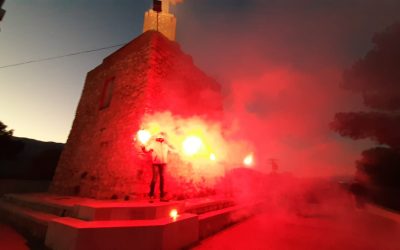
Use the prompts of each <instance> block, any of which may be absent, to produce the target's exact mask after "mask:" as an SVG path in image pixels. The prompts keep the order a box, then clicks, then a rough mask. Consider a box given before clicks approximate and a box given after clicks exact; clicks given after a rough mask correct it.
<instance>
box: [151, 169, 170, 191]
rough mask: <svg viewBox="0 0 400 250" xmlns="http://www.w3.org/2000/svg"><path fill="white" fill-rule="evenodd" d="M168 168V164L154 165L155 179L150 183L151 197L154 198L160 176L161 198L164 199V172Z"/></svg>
mask: <svg viewBox="0 0 400 250" xmlns="http://www.w3.org/2000/svg"><path fill="white" fill-rule="evenodd" d="M166 166H167V164H153V165H152V169H153V178H152V179H151V183H150V193H149V196H150V197H152V196H154V189H155V187H156V183H157V179H158V176H160V198H163V197H164V195H165V193H164V172H165V167H166Z"/></svg>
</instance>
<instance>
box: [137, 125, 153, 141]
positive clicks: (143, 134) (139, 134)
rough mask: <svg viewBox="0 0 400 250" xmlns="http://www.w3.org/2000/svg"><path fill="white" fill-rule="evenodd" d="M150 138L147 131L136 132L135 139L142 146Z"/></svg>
mask: <svg viewBox="0 0 400 250" xmlns="http://www.w3.org/2000/svg"><path fill="white" fill-rule="evenodd" d="M150 138H151V134H150V132H149V131H147V130H144V129H142V130H139V131H138V132H137V139H138V140H139V141H140V142H141V143H142V144H143V145H144V144H146V143H147V142H148V141H149V140H150Z"/></svg>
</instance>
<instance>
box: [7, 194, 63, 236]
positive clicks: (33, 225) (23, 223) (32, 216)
mask: <svg viewBox="0 0 400 250" xmlns="http://www.w3.org/2000/svg"><path fill="white" fill-rule="evenodd" d="M56 218H59V217H58V216H56V215H53V214H48V213H43V212H39V211H35V210H31V209H28V208H24V207H20V206H18V205H16V204H12V203H9V202H7V201H4V200H3V201H0V220H1V221H3V222H6V223H8V224H10V225H12V226H13V227H15V228H16V229H18V230H20V231H21V232H22V233H24V234H26V235H29V236H33V237H34V238H37V239H44V238H45V236H46V232H47V227H48V223H49V222H50V221H52V220H53V219H56Z"/></svg>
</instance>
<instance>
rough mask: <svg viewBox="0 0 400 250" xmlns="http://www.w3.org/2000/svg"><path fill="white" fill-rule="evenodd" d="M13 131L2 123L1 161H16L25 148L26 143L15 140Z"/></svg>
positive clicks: (0, 128)
mask: <svg viewBox="0 0 400 250" xmlns="http://www.w3.org/2000/svg"><path fill="white" fill-rule="evenodd" d="M13 132H14V131H13V130H7V126H6V125H5V124H4V123H2V122H1V121H0V160H11V159H14V158H15V157H16V156H17V155H18V153H20V152H21V151H22V150H23V148H24V143H23V142H21V141H18V140H15V139H14V137H13V136H12V135H13Z"/></svg>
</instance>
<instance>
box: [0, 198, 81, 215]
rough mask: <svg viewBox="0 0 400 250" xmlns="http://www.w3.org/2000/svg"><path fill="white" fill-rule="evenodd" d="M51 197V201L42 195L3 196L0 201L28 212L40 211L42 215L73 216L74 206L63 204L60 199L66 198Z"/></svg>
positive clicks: (72, 204)
mask: <svg viewBox="0 0 400 250" xmlns="http://www.w3.org/2000/svg"><path fill="white" fill-rule="evenodd" d="M56 199H57V198H55V197H52V198H51V199H50V198H48V197H46V196H45V195H44V194H5V195H4V196H3V197H2V198H1V200H3V201H5V202H8V203H12V204H15V205H17V206H19V207H23V208H28V209H30V210H35V211H40V212H42V213H48V214H53V215H56V216H60V217H63V216H73V214H74V213H75V204H74V203H68V202H63V201H62V199H68V197H65V198H64V197H59V198H58V199H60V200H56Z"/></svg>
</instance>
